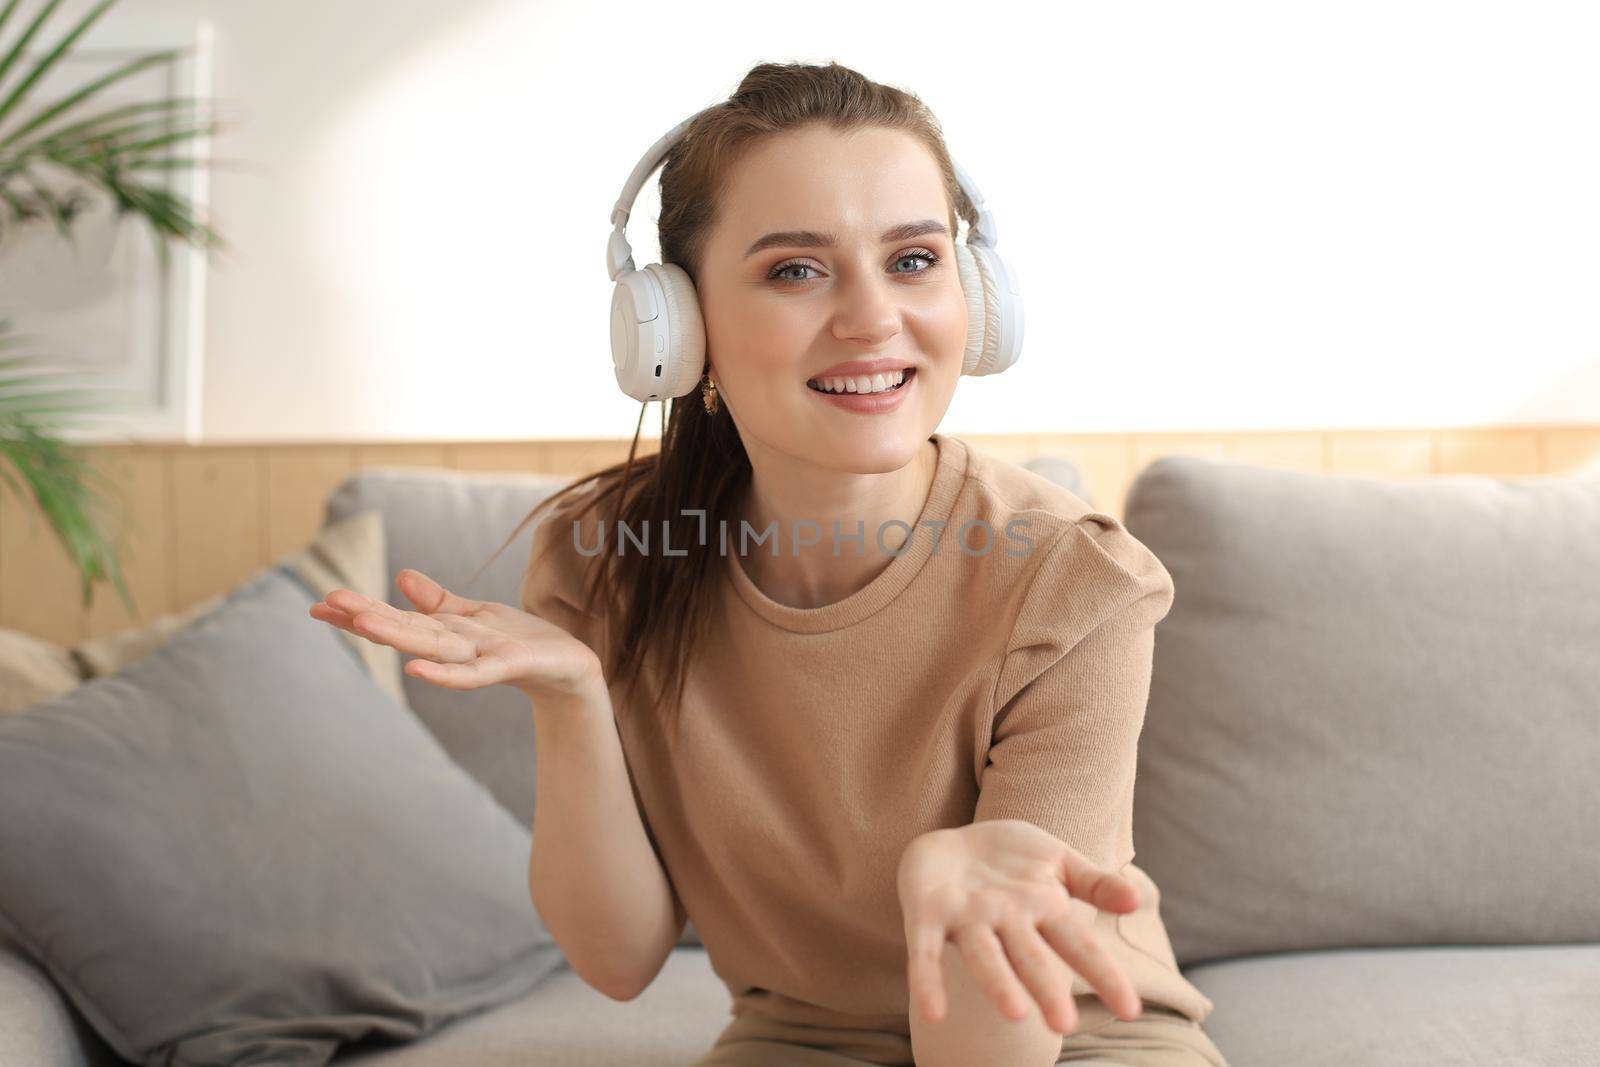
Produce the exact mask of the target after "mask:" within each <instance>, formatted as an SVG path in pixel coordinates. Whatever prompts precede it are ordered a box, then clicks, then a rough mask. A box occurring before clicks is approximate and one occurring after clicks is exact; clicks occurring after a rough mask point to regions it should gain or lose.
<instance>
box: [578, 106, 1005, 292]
mask: <svg viewBox="0 0 1600 1067" xmlns="http://www.w3.org/2000/svg"><path fill="white" fill-rule="evenodd" d="M713 106H717V105H713ZM709 110H711V108H703V109H701V110H700V111H697V112H695V113H694V114H693V115H690V116H689V117H688V118H686V119H684V120H683V121H682V122H680V123H678V124H677V125H676V126H674V127H672V129H670V130H668V131H667V132H666V133H664V134H662V135H661V137H660V139H658V140H657V141H656V143H655V144H653V145H651V146H650V148H649V149H648V150H647V151H646V152H645V154H644V155H643V156H642V157H641V158H640V160H639V162H638V164H636V165H635V166H634V168H633V173H632V174H629V175H628V180H627V181H626V182H624V183H623V185H622V193H621V194H620V195H619V196H618V197H617V204H616V206H615V207H614V208H612V209H611V226H612V229H611V237H610V239H609V240H608V241H607V242H606V277H608V278H610V279H611V280H612V281H616V280H617V275H618V274H621V273H622V272H623V271H624V270H633V269H634V265H633V247H632V246H631V245H629V244H628V238H627V235H626V233H625V232H624V231H625V230H626V229H627V225H628V216H629V215H631V214H632V213H633V205H634V202H635V201H636V200H637V199H638V198H639V193H640V191H641V190H642V189H644V183H645V182H646V181H647V180H648V179H649V177H650V175H651V174H652V173H654V171H655V169H656V167H658V166H659V165H660V164H661V161H662V160H663V159H665V158H666V156H667V153H668V152H669V151H671V150H672V146H673V145H675V144H677V143H678V141H679V139H681V138H682V137H683V135H684V131H686V130H687V129H688V128H689V126H690V124H692V123H693V122H694V120H695V119H697V118H699V117H700V116H701V115H703V114H705V112H707V111H709ZM950 165H951V167H953V168H954V170H955V172H956V183H957V184H959V185H960V186H961V189H962V191H963V192H965V193H966V194H967V199H968V200H970V201H972V207H973V210H975V211H976V212H977V213H978V224H977V225H976V226H973V227H971V228H970V229H969V230H968V231H967V244H969V245H983V246H985V247H987V248H993V247H995V243H996V241H997V240H998V239H999V234H998V233H997V232H996V229H995V221H994V215H993V214H992V213H991V212H990V211H989V207H988V205H987V204H985V203H984V202H983V194H982V193H981V192H979V191H978V186H977V185H976V183H974V182H973V180H972V179H971V177H969V176H968V174H967V172H966V171H965V170H964V169H962V166H961V164H960V163H959V162H957V161H956V160H955V159H954V158H952V159H951V160H950ZM951 236H952V237H954V236H955V235H954V234H952V235H951Z"/></svg>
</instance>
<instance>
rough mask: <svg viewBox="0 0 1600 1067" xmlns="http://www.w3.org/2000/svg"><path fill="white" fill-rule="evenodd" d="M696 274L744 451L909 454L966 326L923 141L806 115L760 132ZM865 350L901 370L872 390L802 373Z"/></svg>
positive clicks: (929, 424)
mask: <svg viewBox="0 0 1600 1067" xmlns="http://www.w3.org/2000/svg"><path fill="white" fill-rule="evenodd" d="M925 221H931V222H932V225H931V226H929V227H928V228H927V231H928V232H919V231H921V230H922V227H921V226H918V225H915V224H918V223H923V222H925ZM907 224H912V225H911V226H910V228H909V229H902V228H905V227H907ZM895 230H901V231H902V232H898V233H895V232H891V231H895ZM796 231H805V233H798V232H796ZM772 234H779V235H783V236H777V237H769V236H768V235H772ZM830 241H831V243H828V242H830ZM752 248H754V251H752ZM698 274H699V277H698V278H697V279H696V290H697V292H698V293H699V296H700V308H701V314H702V317H703V319H704V321H705V327H706V358H707V361H708V363H709V367H708V370H709V373H710V375H711V379H712V381H714V382H715V383H716V385H717V391H718V394H719V396H720V398H721V400H722V403H724V404H725V405H727V408H728V413H729V415H730V416H731V417H732V418H733V420H734V423H735V425H736V426H737V427H738V430H739V434H740V437H741V438H742V439H743V441H744V443H745V446H746V448H747V449H748V450H749V451H750V452H751V453H752V456H755V455H756V454H758V453H760V452H763V451H770V452H775V453H779V454H782V455H785V456H788V457H792V458H794V459H797V460H801V461H804V462H809V463H815V464H818V465H820V466H823V467H828V468H832V469H835V470H840V471H849V472H853V473H858V474H869V473H880V472H885V471H891V470H897V469H899V468H901V467H903V466H905V465H906V464H907V463H909V462H910V461H911V460H912V459H914V458H915V457H916V456H917V454H918V451H919V450H920V449H921V448H922V446H923V443H924V442H925V441H926V440H927V439H928V437H929V436H930V435H931V434H932V433H933V432H934V430H935V429H936V428H937V427H938V424H939V421H940V419H942V418H943V417H944V413H945V410H946V409H947V408H948V407H949V405H950V397H951V395H952V394H953V393H954V391H955V386H956V379H957V378H958V377H959V376H960V373H961V359H962V353H963V351H964V350H965V348H966V338H967V305H966V300H965V298H964V297H963V295H962V289H961V279H960V275H959V274H958V272H957V268H956V258H955V235H954V234H952V233H951V232H950V205H949V200H948V198H947V197H946V195H945V189H944V183H943V181H942V180H941V178H940V175H939V169H938V166H937V165H936V164H935V163H934V160H933V157H932V155H930V154H929V152H928V150H927V149H926V148H925V147H924V146H923V145H922V143H921V142H920V141H918V140H917V139H916V138H914V137H912V136H911V135H910V134H907V133H902V132H900V131H898V130H888V129H883V128H876V127H872V128H867V129H861V130H855V131H852V132H850V133H838V132H836V131H833V130H830V129H828V128H827V127H826V126H822V125H812V126H808V127H805V128H803V129H799V130H793V131H789V132H786V133H783V134H779V135H775V136H773V137H770V138H767V139H766V140H764V141H762V142H760V143H759V144H758V145H757V146H756V147H755V148H754V149H753V150H751V151H750V152H749V153H748V154H747V155H746V156H745V157H744V158H742V159H741V160H740V161H739V163H738V164H737V165H736V166H735V168H734V169H733V171H732V172H731V173H730V174H729V175H728V181H727V185H726V189H725V192H724V194H723V195H722V197H721V198H720V200H719V201H718V203H717V211H716V220H715V223H714V225H713V228H712V230H711V233H710V234H709V235H708V238H707V242H706V245H705V247H704V253H703V260H702V262H701V264H700V267H699V271H698ZM861 360H874V361H876V360H887V361H888V362H890V363H892V365H893V366H895V367H905V368H908V369H909V370H910V373H909V374H908V375H907V377H906V380H905V383H904V384H903V385H902V386H901V387H900V388H899V389H898V390H896V391H895V393H894V394H891V395H889V396H886V397H879V398H877V399H873V400H868V398H867V397H865V396H861V395H859V394H857V393H850V394H848V395H849V397H850V399H849V400H846V401H845V402H843V403H841V402H837V401H834V400H830V399H828V397H827V396H826V395H825V394H823V393H821V392H818V391H817V390H816V389H814V388H813V387H812V386H811V385H810V384H808V383H812V382H816V381H817V379H818V378H819V377H831V376H829V375H827V372H828V371H829V370H830V369H832V368H834V367H835V366H836V365H838V364H841V363H847V362H855V361H861ZM891 380H892V379H891ZM884 400H890V401H892V406H883V407H882V409H881V410H876V411H864V410H857V409H853V408H852V406H850V405H852V404H854V405H855V407H856V408H860V407H862V406H865V404H866V403H870V404H873V405H882V402H883V401H884Z"/></svg>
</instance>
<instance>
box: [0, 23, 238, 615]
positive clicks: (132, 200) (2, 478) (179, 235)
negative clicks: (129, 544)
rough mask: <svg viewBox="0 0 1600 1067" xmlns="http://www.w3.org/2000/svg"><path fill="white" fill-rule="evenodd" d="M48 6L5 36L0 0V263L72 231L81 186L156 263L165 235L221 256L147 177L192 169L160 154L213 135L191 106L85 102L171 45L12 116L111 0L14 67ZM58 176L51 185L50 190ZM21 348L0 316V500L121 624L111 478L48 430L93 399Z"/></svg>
mask: <svg viewBox="0 0 1600 1067" xmlns="http://www.w3.org/2000/svg"><path fill="white" fill-rule="evenodd" d="M61 2H62V0H47V2H46V3H45V4H44V5H43V7H42V9H41V10H40V11H39V12H38V14H36V15H35V16H34V17H33V20H32V21H31V22H29V23H27V24H26V25H19V26H18V28H17V30H16V31H15V32H14V34H13V33H12V32H10V27H11V25H12V20H13V16H16V15H17V14H18V9H19V8H20V7H21V4H22V0H0V3H3V6H0V256H4V255H5V254H6V252H7V243H8V241H9V242H11V245H12V248H13V249H14V248H15V247H16V245H17V244H18V243H20V241H21V239H22V238H23V237H24V236H25V235H26V236H28V237H30V238H37V235H38V231H39V230H40V228H41V227H42V226H48V225H51V224H53V226H54V231H55V232H54V234H53V235H52V237H53V238H57V239H60V240H65V241H74V240H75V234H74V231H73V223H74V221H75V220H76V219H78V218H79V217H80V215H81V214H82V213H83V211H84V210H85V207H86V206H87V205H88V204H89V203H91V202H92V200H91V198H89V197H88V196H87V195H86V194H85V192H84V189H85V187H87V188H88V189H90V190H94V191H98V192H99V193H101V194H104V195H105V196H106V197H108V198H109V199H110V201H111V203H112V204H113V205H114V207H115V211H116V217H117V219H118V220H120V219H122V218H123V217H124V216H129V215H131V216H134V217H135V218H136V219H140V220H143V221H144V222H145V223H146V224H148V226H149V228H150V232H151V234H152V236H153V238H154V240H155V242H156V251H157V254H158V255H159V256H160V258H161V261H162V264H163V266H165V265H166V263H167V262H168V259H169V256H170V252H169V247H168V246H169V243H170V242H172V241H175V240H176V241H183V242H186V243H189V244H192V245H195V246H196V247H200V248H205V249H211V248H222V247H225V242H224V241H223V239H222V237H221V236H220V235H219V234H218V233H217V232H216V231H214V230H212V229H211V228H210V227H209V226H207V225H206V224H205V223H204V222H203V221H201V220H200V219H198V218H197V217H196V213H195V210H194V206H193V205H192V204H191V203H189V202H188V201H187V200H186V199H185V198H184V197H182V196H180V195H177V194H175V193H173V192H172V191H171V190H169V189H166V188H164V187H162V186H161V185H160V184H158V183H155V182H152V180H151V176H152V174H155V173H158V172H159V171H161V170H166V169H174V168H181V167H190V166H196V167H198V166H204V165H205V160H203V159H195V158H182V157H174V156H172V155H171V154H170V150H171V149H172V148H173V147H174V146H176V145H179V144H180V143H182V142H186V141H193V140H194V139H196V138H202V137H208V136H210V135H211V134H212V133H214V132H215V131H216V130H217V129H218V124H217V123H216V122H214V121H210V122H201V121H198V118H197V116H196V114H195V109H196V107H197V106H198V105H201V104H203V103H205V102H204V101H200V100H197V99H192V98H177V99H163V100H151V101H143V102H140V103H136V104H127V105H122V106H118V107H99V106H98V101H97V100H96V96H97V94H99V93H101V92H102V90H104V89H105V88H106V87H107V86H109V85H111V84H113V83H115V82H117V81H120V80H122V79H123V78H126V77H128V76H130V75H132V74H135V73H138V72H139V71H142V70H145V69H146V68H149V67H153V66H156V65H158V64H163V63H172V62H174V61H176V60H178V59H180V58H182V57H183V55H184V54H185V50H184V49H170V50H166V51H158V52H152V53H150V54H148V55H143V56H140V57H138V58H136V59H133V60H131V61H129V62H127V63H125V64H123V65H122V66H120V67H118V68H116V69H114V70H112V71H111V72H109V73H107V74H105V75H103V76H100V77H98V78H95V79H94V80H92V81H90V82H88V83H87V84H85V85H82V86H80V87H78V88H76V89H75V90H73V91H71V92H69V93H67V94H66V95H65V96H63V97H60V98H59V99H56V100H54V101H52V102H50V103H49V104H48V105H45V106H40V107H36V108H33V109H31V110H30V109H28V108H27V107H25V105H27V104H28V102H29V98H30V95H31V94H32V92H33V90H34V89H35V87H36V86H37V85H38V83H39V81H40V80H41V79H42V78H43V77H44V76H45V74H46V73H47V72H48V71H50V70H51V69H52V68H54V67H55V66H56V65H57V64H58V63H60V62H61V60H62V59H63V58H65V57H66V56H67V55H69V53H70V52H71V49H72V47H73V45H74V44H75V43H76V42H77V41H78V39H79V38H80V37H82V36H83V34H84V33H85V32H86V31H87V30H88V29H89V27H90V26H92V25H93V24H94V23H95V21H96V20H98V19H99V18H100V16H101V15H102V14H104V13H105V11H106V10H107V9H108V8H110V7H111V6H112V5H113V4H114V3H116V0H101V2H100V3H98V4H96V5H95V7H94V8H93V9H92V10H90V11H89V12H88V13H87V14H86V15H84V16H83V18H82V19H80V20H79V21H78V23H77V24H76V25H75V26H73V27H72V28H71V30H69V31H68V32H67V33H66V35H65V36H63V37H62V38H61V39H60V40H59V41H58V42H56V43H55V45H54V46H53V47H50V48H49V49H48V51H45V52H44V53H43V55H42V56H41V57H40V58H39V59H38V60H37V62H35V63H34V64H33V65H32V66H31V67H28V66H25V64H24V62H23V56H24V55H25V54H26V53H27V51H28V50H29V48H30V46H31V45H33V42H34V40H35V38H36V37H38V36H39V34H40V31H41V30H42V29H43V27H44V25H45V23H46V22H47V21H48V20H49V18H50V16H51V15H52V14H53V13H54V12H55V10H56V8H58V7H59V6H60V5H61ZM8 37H9V38H10V39H9V41H8ZM97 107H98V109H97ZM63 178H64V179H65V180H66V181H67V182H68V183H69V184H68V187H67V188H65V189H62V188H58V187H57V186H59V185H60V183H61V181H62V179H63ZM72 183H76V184H72ZM30 341H31V339H28V338H24V337H22V336H21V335H18V334H17V333H16V332H15V331H14V329H13V327H12V323H11V321H10V320H9V319H4V318H0V498H3V497H4V495H5V492H6V491H7V490H8V489H9V490H10V491H12V492H14V493H15V494H16V495H17V496H18V498H19V499H20V500H22V501H23V503H24V504H25V506H30V507H36V508H37V509H38V510H39V511H40V512H43V514H44V516H45V518H46V520H47V521H48V522H49V523H50V525H51V527H52V529H53V531H54V533H55V535H56V537H57V538H58V539H59V540H60V542H61V544H62V545H63V546H64V547H65V549H66V551H67V553H68V555H69V557H70V558H71V559H72V561H73V564H74V566H75V567H76V568H77V570H78V572H79V574H80V575H81V576H82V579H83V603H84V605H85V607H87V606H88V605H89V604H90V603H91V602H92V599H93V589H94V585H95V583H96V582H97V581H99V580H102V579H104V580H109V581H110V582H111V583H112V585H113V586H114V587H115V588H116V590H117V592H118V594H119V595H120V596H121V599H122V602H123V604H124V606H125V607H126V608H127V610H128V612H129V614H130V615H132V614H133V613H134V611H135V608H134V604H133V598H132V595H131V594H130V593H129V592H128V587H127V584H126V582H125V581H124V579H123V575H122V570H121V567H120V565H119V563H118V560H117V554H116V551H115V549H114V547H113V546H112V544H111V543H110V541H109V540H108V538H107V536H106V534H105V530H106V529H107V523H108V521H109V520H110V519H111V518H112V517H113V516H112V511H113V510H114V507H115V506H116V504H117V503H118V502H117V501H115V500H114V499H113V496H112V493H113V491H114V486H113V482H112V480H111V479H110V478H109V477H107V476H106V475H105V473H104V472H103V471H102V470H100V469H99V468H98V467H97V465H96V464H95V462H94V460H93V459H92V458H91V457H90V456H89V455H88V454H87V453H86V452H85V451H84V450H82V449H80V448H78V447H76V446H73V445H71V444H69V443H67V442H66V441H64V440H62V439H61V438H60V437H59V436H57V435H56V434H55V433H53V432H52V427H53V426H57V425H59V424H60V423H61V422H63V421H64V420H66V419H70V417H71V414H72V413H73V412H75V411H82V410H85V409H87V408H90V407H94V406H96V405H97V403H98V401H97V400H96V399H95V391H94V390H91V389H87V388H84V387H82V386H80V385H70V386H69V385H67V383H68V382H69V381H70V379H71V378H72V376H73V372H70V371H61V370H51V369H48V368H47V364H46V363H45V361H44V359H43V357H41V356H38V355H37V354H30V353H29V352H28V351H27V350H26V349H27V346H28V343H29V342H30ZM30 500H31V505H30V504H29V501H30Z"/></svg>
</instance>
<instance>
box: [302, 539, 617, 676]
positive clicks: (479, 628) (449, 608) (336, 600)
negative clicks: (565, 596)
mask: <svg viewBox="0 0 1600 1067" xmlns="http://www.w3.org/2000/svg"><path fill="white" fill-rule="evenodd" d="M395 581H396V584H398V585H399V586H400V591H401V592H402V593H404V594H405V595H406V597H407V599H409V600H410V601H411V602H412V603H413V604H415V605H416V606H417V610H416V611H405V610H402V609H400V608H397V607H394V606H393V605H391V604H386V603H384V602H383V601H381V600H374V599H373V598H372V597H369V596H363V595H362V594H360V593H358V592H356V591H355V590H353V589H335V590H333V591H332V592H330V593H329V594H328V595H327V596H326V597H325V598H323V600H321V601H319V602H318V603H315V604H313V605H311V617H312V618H314V619H318V620H320V621H322V622H326V623H329V624H331V625H333V626H337V627H339V628H340V629H341V630H347V631H349V632H350V633H353V634H356V635H358V636H360V637H364V638H366V639H367V640H369V641H372V642H374V643H376V644H381V645H388V646H390V647H391V648H394V649H396V650H397V651H399V652H401V653H403V654H404V655H408V656H415V657H417V658H416V659H413V660H410V661H409V662H407V663H406V665H405V672H406V673H407V674H409V675H411V676H412V677H413V678H421V679H422V680H423V681H427V682H432V683H434V684H435V685H440V686H443V687H445V688H447V689H481V688H483V687H484V686H488V685H499V684H504V685H510V686H514V687H515V688H517V689H521V690H522V691H524V692H526V693H528V694H529V695H530V696H535V697H538V696H545V697H548V696H551V695H559V696H567V695H572V694H576V693H581V692H584V691H585V690H586V689H587V688H588V687H590V686H593V685H594V684H595V683H596V682H597V681H599V680H600V679H601V678H602V671H601V667H600V659H599V657H598V656H596V655H595V653H594V651H593V650H592V649H590V648H589V646H588V645H586V644H584V643H583V642H582V641H580V640H578V639H577V638H576V637H574V636H572V635H571V634H569V633H567V631H565V630H563V629H562V628H561V627H559V626H557V625H555V624H554V623H552V622H550V621H548V620H546V619H541V618H540V617H539V616H537V615H530V614H529V613H528V612H525V611H520V610H518V609H517V608H513V607H511V606H510V605H507V604H500V603H496V602H495V601H492V600H471V599H468V598H466V597H461V596H457V595H456V594H454V593H452V592H450V591H449V590H447V589H445V588H444V586H442V585H440V584H439V583H438V582H436V581H434V580H433V579H432V578H429V577H428V576H427V575H425V574H423V573H422V572H421V571H418V570H413V569H411V568H406V569H404V570H402V571H401V572H400V573H399V574H398V575H396V577H395Z"/></svg>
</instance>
